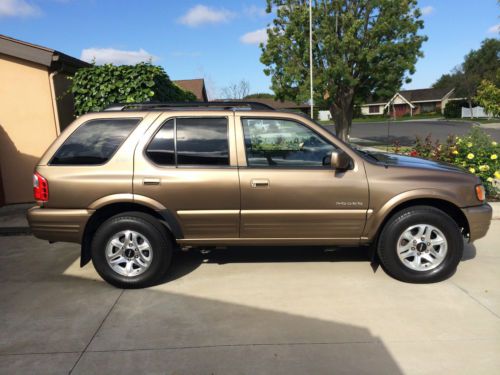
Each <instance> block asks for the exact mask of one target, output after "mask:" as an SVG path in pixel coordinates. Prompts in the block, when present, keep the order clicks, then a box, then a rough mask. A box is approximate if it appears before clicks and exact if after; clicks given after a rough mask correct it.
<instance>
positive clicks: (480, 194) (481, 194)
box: [476, 185, 486, 202]
mask: <svg viewBox="0 0 500 375" xmlns="http://www.w3.org/2000/svg"><path fill="white" fill-rule="evenodd" d="M476 197H477V199H478V200H479V201H481V202H482V201H484V200H485V199H486V191H485V190H484V186H483V185H476Z"/></svg>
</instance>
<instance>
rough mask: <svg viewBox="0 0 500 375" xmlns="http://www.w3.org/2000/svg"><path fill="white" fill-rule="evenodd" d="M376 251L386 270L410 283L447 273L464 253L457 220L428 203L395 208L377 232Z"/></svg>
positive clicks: (453, 270) (439, 277) (437, 279)
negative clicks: (393, 212) (397, 210)
mask: <svg viewBox="0 0 500 375" xmlns="http://www.w3.org/2000/svg"><path fill="white" fill-rule="evenodd" d="M377 252H378V255H379V258H380V261H381V263H382V266H383V267H384V269H385V271H386V272H387V273H388V274H389V275H391V276H392V277H394V278H396V279H398V280H401V281H405V282H413V283H431V282H436V281H441V280H444V279H446V278H448V277H450V276H451V275H452V274H453V273H454V272H455V270H456V268H457V266H458V263H459V262H460V259H462V253H463V238H462V235H461V233H460V228H459V227H458V225H457V223H456V222H455V221H454V220H453V219H452V218H451V217H450V216H448V215H447V214H446V213H445V212H443V211H441V210H439V209H437V208H434V207H429V206H415V207H409V208H407V209H404V210H402V211H399V212H397V213H396V214H395V215H394V216H392V217H391V218H390V219H389V221H388V222H387V223H386V224H385V226H384V228H383V229H382V233H381V234H380V238H379V242H378V248H377Z"/></svg>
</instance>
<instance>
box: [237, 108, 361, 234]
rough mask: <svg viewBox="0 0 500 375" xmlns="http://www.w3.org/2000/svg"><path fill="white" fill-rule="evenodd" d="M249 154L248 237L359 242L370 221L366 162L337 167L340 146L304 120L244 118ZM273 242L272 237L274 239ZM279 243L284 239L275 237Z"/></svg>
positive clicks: (245, 172)
mask: <svg viewBox="0 0 500 375" xmlns="http://www.w3.org/2000/svg"><path fill="white" fill-rule="evenodd" d="M238 122H240V123H241V124H240V126H241V128H240V129H238V131H239V132H240V139H241V138H243V142H239V143H238V145H239V144H241V143H244V147H245V158H246V160H244V161H243V162H242V164H246V166H240V168H239V173H240V186H241V224H240V236H241V237H242V238H269V239H282V240H283V241H286V239H316V240H317V241H315V242H314V241H313V242H311V243H321V242H323V243H335V241H331V240H332V239H336V240H342V241H341V242H343V243H348V242H350V241H352V243H356V242H357V241H358V240H359V238H360V236H361V233H362V230H363V227H364V225H365V220H366V213H367V207H368V185H367V180H366V175H365V171H364V167H363V166H362V165H358V164H356V163H354V165H353V168H352V169H351V170H347V171H344V172H339V171H335V170H333V169H332V168H331V167H330V164H329V159H330V158H329V155H330V153H331V152H332V151H333V150H335V149H336V146H335V145H334V144H333V143H332V142H331V141H329V140H328V139H327V137H325V136H322V135H320V134H319V133H317V132H316V131H314V130H313V129H312V128H310V127H308V126H307V125H305V124H304V123H301V122H300V121H290V120H283V119H279V118H252V117H241V118H239V121H238V120H237V122H236V123H238ZM271 242H272V241H271ZM275 242H279V241H275Z"/></svg>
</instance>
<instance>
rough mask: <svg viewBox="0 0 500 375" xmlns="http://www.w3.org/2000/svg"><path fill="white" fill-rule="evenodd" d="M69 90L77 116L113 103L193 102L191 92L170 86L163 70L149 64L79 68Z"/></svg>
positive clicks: (193, 96) (194, 98) (193, 98)
mask: <svg viewBox="0 0 500 375" xmlns="http://www.w3.org/2000/svg"><path fill="white" fill-rule="evenodd" d="M70 90H71V92H72V93H73V96H74V101H75V114H76V115H82V114H84V113H87V112H91V111H100V110H102V109H103V108H106V107H107V106H109V105H110V104H113V103H142V102H148V101H160V102H186V101H195V100H196V97H195V95H194V94H193V93H191V92H188V91H184V90H183V89H181V88H180V87H179V86H177V85H176V84H175V83H173V82H172V81H171V80H170V78H169V77H168V75H167V73H166V72H165V70H164V69H163V68H162V67H160V66H155V65H152V64H149V63H140V64H137V65H120V66H116V65H112V64H106V65H94V66H91V67H89V68H82V69H79V70H78V71H77V72H76V74H75V75H74V77H72V84H71V89H70Z"/></svg>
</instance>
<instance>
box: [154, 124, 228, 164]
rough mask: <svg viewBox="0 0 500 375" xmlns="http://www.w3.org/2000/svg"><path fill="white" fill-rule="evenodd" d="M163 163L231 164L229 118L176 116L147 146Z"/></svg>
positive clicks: (158, 160)
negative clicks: (228, 131)
mask: <svg viewBox="0 0 500 375" xmlns="http://www.w3.org/2000/svg"><path fill="white" fill-rule="evenodd" d="M146 154H147V155H148V157H149V158H150V159H151V160H152V161H153V162H155V163H156V164H159V165H177V166H183V165H185V166H194V165H207V166H223V165H229V145H228V135H227V119H226V118H215V117H213V118H175V119H171V120H168V121H167V122H166V123H165V124H163V125H162V127H161V128H160V130H159V131H158V133H156V135H155V136H154V138H153V140H152V141H151V142H150V144H149V145H148V147H147V148H146Z"/></svg>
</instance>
